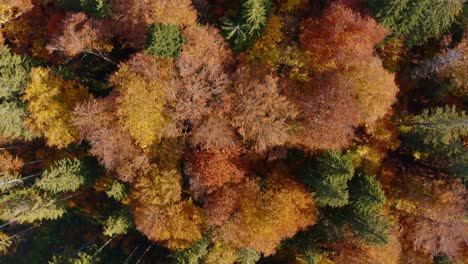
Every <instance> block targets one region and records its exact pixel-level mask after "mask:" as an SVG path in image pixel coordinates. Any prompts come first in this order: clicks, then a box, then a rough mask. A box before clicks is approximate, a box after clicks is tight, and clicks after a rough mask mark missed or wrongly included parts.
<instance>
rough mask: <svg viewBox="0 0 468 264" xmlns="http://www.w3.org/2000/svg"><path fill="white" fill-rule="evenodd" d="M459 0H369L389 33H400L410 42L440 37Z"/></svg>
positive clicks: (457, 11)
mask: <svg viewBox="0 0 468 264" xmlns="http://www.w3.org/2000/svg"><path fill="white" fill-rule="evenodd" d="M463 2H464V1H461V0H438V1H434V0H369V5H370V7H371V9H372V10H373V12H374V15H375V16H376V17H377V19H378V20H379V21H380V23H382V24H383V25H384V26H386V27H388V28H390V29H391V30H392V31H393V35H395V36H400V35H404V36H406V37H407V38H408V42H409V44H410V45H422V44H424V43H425V42H426V41H427V40H428V39H430V38H438V37H440V36H441V35H442V34H443V33H444V32H445V31H446V30H447V29H448V28H449V27H450V25H451V24H452V23H453V22H454V21H455V19H456V17H457V16H458V15H459V14H460V13H461V11H462V9H463Z"/></svg>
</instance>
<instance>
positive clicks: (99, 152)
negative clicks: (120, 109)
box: [73, 95, 149, 182]
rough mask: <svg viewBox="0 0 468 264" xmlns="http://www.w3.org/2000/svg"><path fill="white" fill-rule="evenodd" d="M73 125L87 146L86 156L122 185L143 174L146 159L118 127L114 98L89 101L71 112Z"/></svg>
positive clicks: (130, 138) (146, 163)
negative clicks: (121, 182) (115, 177)
mask: <svg viewBox="0 0 468 264" xmlns="http://www.w3.org/2000/svg"><path fill="white" fill-rule="evenodd" d="M74 115H75V118H74V119H73V124H74V125H75V126H76V128H77V130H78V132H79V134H80V136H81V138H82V139H86V140H88V141H89V142H90V143H91V146H92V147H91V150H90V153H91V154H93V155H95V156H97V157H98V159H99V161H100V162H101V164H102V165H103V166H104V167H106V169H108V170H110V171H114V172H116V173H117V177H118V178H119V179H121V180H122V181H125V182H132V181H134V179H135V178H136V177H137V175H138V174H139V173H140V172H146V170H147V168H148V167H149V160H148V157H147V156H146V155H144V154H143V153H141V151H140V150H139V149H138V148H137V147H136V146H135V145H134V143H133V141H132V137H131V136H130V135H129V134H128V133H127V132H126V131H124V130H122V128H121V127H120V126H119V125H118V118H117V116H116V106H115V95H110V96H108V97H106V98H103V99H99V100H97V99H91V100H89V101H88V102H85V103H82V104H79V105H77V106H76V108H75V110H74Z"/></svg>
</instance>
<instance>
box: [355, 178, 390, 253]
mask: <svg viewBox="0 0 468 264" xmlns="http://www.w3.org/2000/svg"><path fill="white" fill-rule="evenodd" d="M349 192H350V204H349V206H347V207H348V208H346V211H347V213H346V215H348V217H349V220H350V224H351V228H352V229H353V231H354V232H355V233H356V234H357V236H358V237H359V238H360V239H362V240H363V241H365V242H367V243H370V244H385V243H387V236H386V234H385V231H386V230H387V229H388V228H389V227H390V223H389V221H388V219H386V217H384V216H383V215H382V209H383V206H384V204H385V200H386V199H385V194H384V192H383V190H382V186H381V185H380V182H379V181H378V180H377V179H376V178H375V177H374V176H369V175H365V174H358V175H356V176H355V177H354V178H353V179H352V180H351V182H350V187H349Z"/></svg>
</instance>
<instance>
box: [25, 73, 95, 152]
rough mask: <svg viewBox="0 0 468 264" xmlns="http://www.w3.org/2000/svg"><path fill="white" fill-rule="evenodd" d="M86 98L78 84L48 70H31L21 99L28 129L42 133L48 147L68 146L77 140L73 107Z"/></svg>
mask: <svg viewBox="0 0 468 264" xmlns="http://www.w3.org/2000/svg"><path fill="white" fill-rule="evenodd" d="M87 98H89V94H88V92H87V91H86V89H85V88H84V87H83V86H81V85H80V84H79V82H78V81H76V80H65V79H63V78H62V77H61V76H58V75H57V74H56V73H54V72H53V71H52V70H51V69H47V68H42V67H38V68H34V69H32V71H31V83H30V84H29V85H28V86H27V87H26V91H25V95H24V97H23V99H24V100H25V101H26V102H27V103H28V110H29V112H30V113H31V114H30V117H29V119H28V124H29V127H30V128H32V129H33V130H34V131H38V132H39V133H41V134H43V135H44V136H45V138H46V139H47V144H48V145H50V146H57V147H59V148H64V147H66V146H68V145H69V144H70V143H73V142H75V141H77V140H78V132H77V131H76V129H75V128H74V127H73V125H72V118H73V113H72V111H73V108H74V107H75V105H76V104H77V103H79V102H82V101H84V100H86V99H87Z"/></svg>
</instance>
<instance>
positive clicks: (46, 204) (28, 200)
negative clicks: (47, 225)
mask: <svg viewBox="0 0 468 264" xmlns="http://www.w3.org/2000/svg"><path fill="white" fill-rule="evenodd" d="M64 213H65V205H64V204H63V203H62V201H60V200H57V199H56V198H54V197H52V196H50V195H47V194H43V193H40V192H39V191H38V190H36V189H34V188H27V189H20V190H15V191H12V192H10V193H8V194H5V195H3V196H1V197H0V220H3V221H7V222H18V223H20V224H24V223H33V222H35V221H41V220H55V219H58V218H60V217H61V216H62V215H63V214H64Z"/></svg>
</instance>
